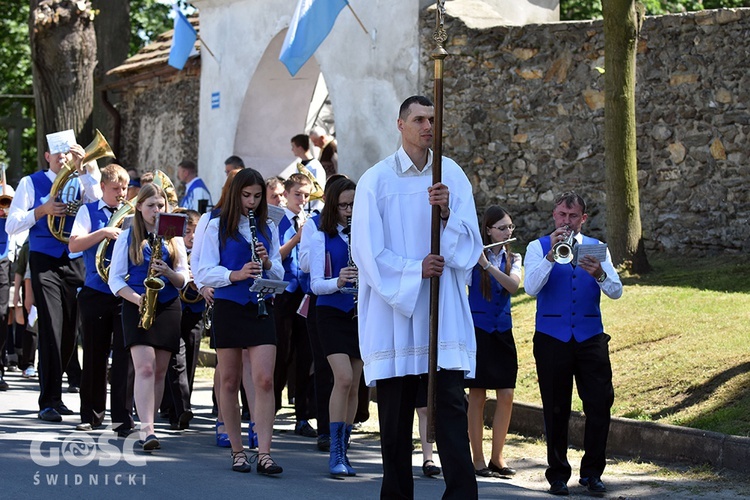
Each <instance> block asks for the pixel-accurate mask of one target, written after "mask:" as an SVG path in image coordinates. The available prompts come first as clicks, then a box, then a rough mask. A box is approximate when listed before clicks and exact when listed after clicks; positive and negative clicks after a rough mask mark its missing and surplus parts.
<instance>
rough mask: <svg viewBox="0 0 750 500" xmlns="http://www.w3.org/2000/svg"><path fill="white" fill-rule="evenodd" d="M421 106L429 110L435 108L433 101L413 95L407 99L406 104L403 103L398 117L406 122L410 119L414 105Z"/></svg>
mask: <svg viewBox="0 0 750 500" xmlns="http://www.w3.org/2000/svg"><path fill="white" fill-rule="evenodd" d="M415 103H416V104H419V105H420V106H427V107H428V108H432V107H435V105H434V104H432V101H431V100H429V99H428V98H427V97H425V96H423V95H413V96H411V97H407V98H406V100H405V101H404V102H402V103H401V107H400V108H399V110H398V117H399V118H401V119H402V120H406V119H407V118H408V117H409V113H410V111H409V107H410V106H411V105H412V104H415Z"/></svg>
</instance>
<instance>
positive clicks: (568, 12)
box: [560, 0, 750, 21]
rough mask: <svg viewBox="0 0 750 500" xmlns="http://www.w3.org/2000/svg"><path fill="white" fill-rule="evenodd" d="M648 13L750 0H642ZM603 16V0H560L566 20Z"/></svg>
mask: <svg viewBox="0 0 750 500" xmlns="http://www.w3.org/2000/svg"><path fill="white" fill-rule="evenodd" d="M640 3H642V4H643V6H644V7H645V8H646V15H649V16H656V15H660V14H669V13H671V12H690V11H695V10H704V9H719V8H736V7H750V0H641V2H640ZM601 17H602V2H601V0H560V19H562V20H565V21H572V20H583V19H596V18H601Z"/></svg>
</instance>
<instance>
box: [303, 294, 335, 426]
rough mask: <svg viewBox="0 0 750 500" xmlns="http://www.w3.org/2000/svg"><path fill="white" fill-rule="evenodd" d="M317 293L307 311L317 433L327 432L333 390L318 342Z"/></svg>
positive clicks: (331, 379) (330, 375) (331, 378)
mask: <svg viewBox="0 0 750 500" xmlns="http://www.w3.org/2000/svg"><path fill="white" fill-rule="evenodd" d="M317 299H318V296H317V295H312V294H311V295H310V307H309V308H308V312H307V335H308V337H309V338H310V349H311V350H312V356H313V366H314V367H315V371H314V373H313V384H314V386H315V407H316V410H315V413H316V415H315V418H316V420H317V421H318V434H329V433H330V423H331V418H330V415H329V413H328V402H329V401H330V399H331V391H332V390H333V372H332V371H331V365H329V364H328V359H327V358H326V355H325V354H324V353H323V346H322V345H321V344H320V335H319V333H318V319H317V309H316V307H315V303H316V302H317Z"/></svg>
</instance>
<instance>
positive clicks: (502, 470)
mask: <svg viewBox="0 0 750 500" xmlns="http://www.w3.org/2000/svg"><path fill="white" fill-rule="evenodd" d="M487 468H488V469H489V470H491V471H492V472H497V474H498V475H500V476H503V477H510V476H515V475H516V469H511V468H510V467H498V466H497V465H495V464H494V463H493V462H492V460H490V464H489V465H488V466H487Z"/></svg>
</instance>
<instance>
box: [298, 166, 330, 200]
mask: <svg viewBox="0 0 750 500" xmlns="http://www.w3.org/2000/svg"><path fill="white" fill-rule="evenodd" d="M297 171H298V172H299V173H300V174H302V175H304V176H305V177H307V178H308V179H310V184H311V185H312V189H311V190H310V201H317V200H322V199H323V196H324V194H325V191H324V190H323V187H322V186H321V185H320V183H319V182H318V179H316V178H315V176H314V175H313V173H312V172H310V169H309V168H307V167H306V166H304V165H303V164H302V162H298V163H297Z"/></svg>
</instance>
